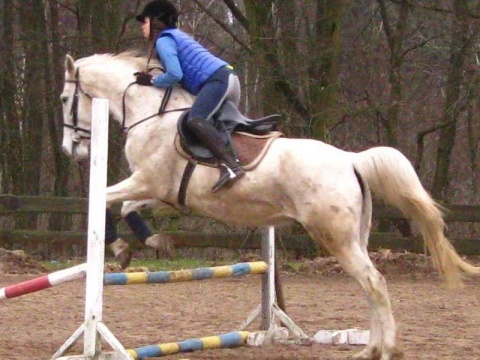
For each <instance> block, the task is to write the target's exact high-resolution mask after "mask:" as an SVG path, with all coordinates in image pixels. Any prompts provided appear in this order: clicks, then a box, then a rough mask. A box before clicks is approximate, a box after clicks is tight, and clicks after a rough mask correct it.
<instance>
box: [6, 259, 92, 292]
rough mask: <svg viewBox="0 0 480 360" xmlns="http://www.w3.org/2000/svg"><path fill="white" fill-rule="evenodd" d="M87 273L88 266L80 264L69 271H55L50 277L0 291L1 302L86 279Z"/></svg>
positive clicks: (42, 277)
mask: <svg viewBox="0 0 480 360" xmlns="http://www.w3.org/2000/svg"><path fill="white" fill-rule="evenodd" d="M86 271H87V264H80V265H77V266H73V267H71V268H68V269H64V270H59V271H55V272H53V273H51V274H48V275H44V276H40V277H38V278H36V279H32V280H27V281H24V282H21V283H18V284H14V285H10V286H7V287H4V288H2V289H0V300H6V299H12V298H14V297H18V296H22V295H26V294H30V293H33V292H37V291H40V290H44V289H48V288H50V287H53V286H56V285H59V284H62V283H65V282H69V281H73V280H78V279H82V278H84V277H85V275H86Z"/></svg>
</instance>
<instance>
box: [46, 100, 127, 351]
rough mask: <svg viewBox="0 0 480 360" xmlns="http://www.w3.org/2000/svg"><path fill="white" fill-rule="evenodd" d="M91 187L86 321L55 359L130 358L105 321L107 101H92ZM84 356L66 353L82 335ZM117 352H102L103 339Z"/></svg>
mask: <svg viewBox="0 0 480 360" xmlns="http://www.w3.org/2000/svg"><path fill="white" fill-rule="evenodd" d="M92 112H93V113H92V128H91V132H92V138H91V143H90V187H89V197H88V198H89V202H88V249H87V280H86V294H85V321H84V323H83V324H82V325H81V326H80V327H79V328H78V329H77V330H76V331H75V332H74V333H73V335H72V336H70V338H69V339H68V340H67V341H66V342H65V343H64V344H63V345H62V347H61V348H60V349H59V350H58V351H57V352H56V353H55V354H54V355H53V357H52V360H55V359H61V360H93V359H95V360H130V359H131V357H130V356H129V355H128V353H127V352H126V350H125V348H124V347H123V346H122V344H121V343H120V342H119V341H118V340H117V338H116V337H115V336H114V335H113V334H112V333H111V332H110V330H108V328H107V327H106V326H105V324H104V323H103V322H102V315H103V272H104V265H105V242H104V239H105V205H106V201H107V159H108V100H105V99H97V98H95V99H93V101H92ZM82 334H83V336H84V345H83V355H77V356H64V357H61V356H62V355H63V354H64V353H65V352H67V351H68V350H69V349H70V348H71V347H72V346H73V345H74V344H75V343H76V342H77V341H78V340H79V338H80V337H81V336H82ZM102 337H103V338H104V339H105V340H106V341H107V343H108V344H109V345H110V346H111V347H112V348H113V350H114V352H102V349H101V338H102Z"/></svg>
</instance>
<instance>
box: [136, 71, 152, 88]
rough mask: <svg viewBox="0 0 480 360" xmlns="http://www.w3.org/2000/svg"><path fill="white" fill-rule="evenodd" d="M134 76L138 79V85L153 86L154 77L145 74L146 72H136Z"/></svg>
mask: <svg viewBox="0 0 480 360" xmlns="http://www.w3.org/2000/svg"><path fill="white" fill-rule="evenodd" d="M133 75H135V76H136V78H137V79H136V80H135V82H136V83H137V84H138V85H143V86H152V79H153V76H152V75H150V74H147V73H144V72H136V73H135V74H133Z"/></svg>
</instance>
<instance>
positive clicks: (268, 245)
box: [240, 226, 309, 346]
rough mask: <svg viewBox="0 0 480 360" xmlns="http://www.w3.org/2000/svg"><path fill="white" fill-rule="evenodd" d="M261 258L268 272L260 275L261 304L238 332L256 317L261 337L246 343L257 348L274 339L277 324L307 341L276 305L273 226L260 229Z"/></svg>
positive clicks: (303, 334) (255, 337) (305, 336)
mask: <svg viewBox="0 0 480 360" xmlns="http://www.w3.org/2000/svg"><path fill="white" fill-rule="evenodd" d="M262 258H263V261H265V262H266V263H267V264H268V271H267V272H266V273H265V274H263V275H262V303H261V304H260V305H258V306H257V307H256V308H255V309H254V310H253V311H252V312H251V313H250V315H249V316H248V318H247V319H246V320H245V321H244V322H243V323H242V324H241V325H240V330H245V329H246V328H247V327H248V326H249V325H250V324H251V323H252V322H253V321H254V320H255V319H256V318H257V317H259V316H261V320H262V324H261V329H262V330H263V336H257V335H255V336H254V337H252V338H251V339H248V340H247V343H249V344H250V345H254V346H258V345H261V344H262V343H263V342H264V341H265V340H266V338H270V339H271V338H274V337H276V336H277V334H278V329H279V325H278V324H277V323H279V322H281V323H283V324H284V326H285V327H286V328H287V329H288V330H290V331H291V332H292V333H293V334H294V335H295V336H296V337H297V338H298V339H300V340H308V339H309V337H308V335H307V334H305V333H304V332H303V330H302V329H300V328H299V327H298V326H297V324H295V322H294V321H293V320H292V319H290V318H289V317H288V316H287V314H285V312H284V311H283V310H282V309H280V308H279V307H278V305H277V301H276V292H275V227H273V226H269V227H267V228H264V229H262ZM258 334H262V333H258Z"/></svg>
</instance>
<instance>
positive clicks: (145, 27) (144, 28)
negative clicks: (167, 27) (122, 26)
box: [141, 16, 150, 39]
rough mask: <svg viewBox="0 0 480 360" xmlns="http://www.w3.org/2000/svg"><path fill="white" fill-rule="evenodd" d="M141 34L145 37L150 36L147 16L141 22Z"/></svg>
mask: <svg viewBox="0 0 480 360" xmlns="http://www.w3.org/2000/svg"><path fill="white" fill-rule="evenodd" d="M141 24H142V25H141V27H142V35H143V37H144V38H145V39H149V38H150V18H149V17H148V16H147V17H146V18H145V20H144V21H143V22H142V23H141Z"/></svg>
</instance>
